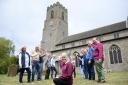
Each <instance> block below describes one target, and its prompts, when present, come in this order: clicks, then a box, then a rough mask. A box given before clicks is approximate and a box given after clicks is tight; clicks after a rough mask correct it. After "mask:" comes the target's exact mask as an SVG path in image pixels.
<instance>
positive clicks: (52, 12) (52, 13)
mask: <svg viewBox="0 0 128 85" xmlns="http://www.w3.org/2000/svg"><path fill="white" fill-rule="evenodd" d="M51 18H54V11H53V10H52V11H51Z"/></svg>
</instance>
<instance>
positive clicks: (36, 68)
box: [32, 61, 41, 81]
mask: <svg viewBox="0 0 128 85" xmlns="http://www.w3.org/2000/svg"><path fill="white" fill-rule="evenodd" d="M36 72H37V80H41V78H40V65H39V61H32V81H34V76H35V73H36Z"/></svg>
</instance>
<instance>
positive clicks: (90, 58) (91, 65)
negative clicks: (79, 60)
mask: <svg viewBox="0 0 128 85" xmlns="http://www.w3.org/2000/svg"><path fill="white" fill-rule="evenodd" d="M93 52H94V48H93V47H92V41H88V52H87V54H86V59H87V70H88V74H89V80H95V71H94V57H93Z"/></svg>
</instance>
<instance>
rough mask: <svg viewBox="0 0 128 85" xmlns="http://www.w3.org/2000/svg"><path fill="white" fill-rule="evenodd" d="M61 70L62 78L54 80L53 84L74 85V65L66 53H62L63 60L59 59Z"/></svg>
mask: <svg viewBox="0 0 128 85" xmlns="http://www.w3.org/2000/svg"><path fill="white" fill-rule="evenodd" d="M59 64H60V68H61V71H62V72H61V73H62V74H61V76H60V77H59V78H54V79H53V82H54V84H55V85H72V84H73V78H72V74H73V64H72V63H71V62H70V61H69V59H68V56H67V54H66V53H62V56H61V59H59Z"/></svg>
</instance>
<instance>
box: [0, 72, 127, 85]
mask: <svg viewBox="0 0 128 85" xmlns="http://www.w3.org/2000/svg"><path fill="white" fill-rule="evenodd" d="M105 76H106V83H97V82H96V81H93V80H85V79H81V77H80V75H79V74H77V77H76V78H75V79H74V81H73V82H74V84H73V85H128V72H112V73H106V75H105ZM96 79H97V78H96ZM23 81H24V83H22V84H20V83H19V82H18V76H16V77H7V75H0V85H53V82H52V79H50V80H44V79H43V80H42V81H34V82H33V83H27V82H26V81H27V79H26V77H24V79H23Z"/></svg>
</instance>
